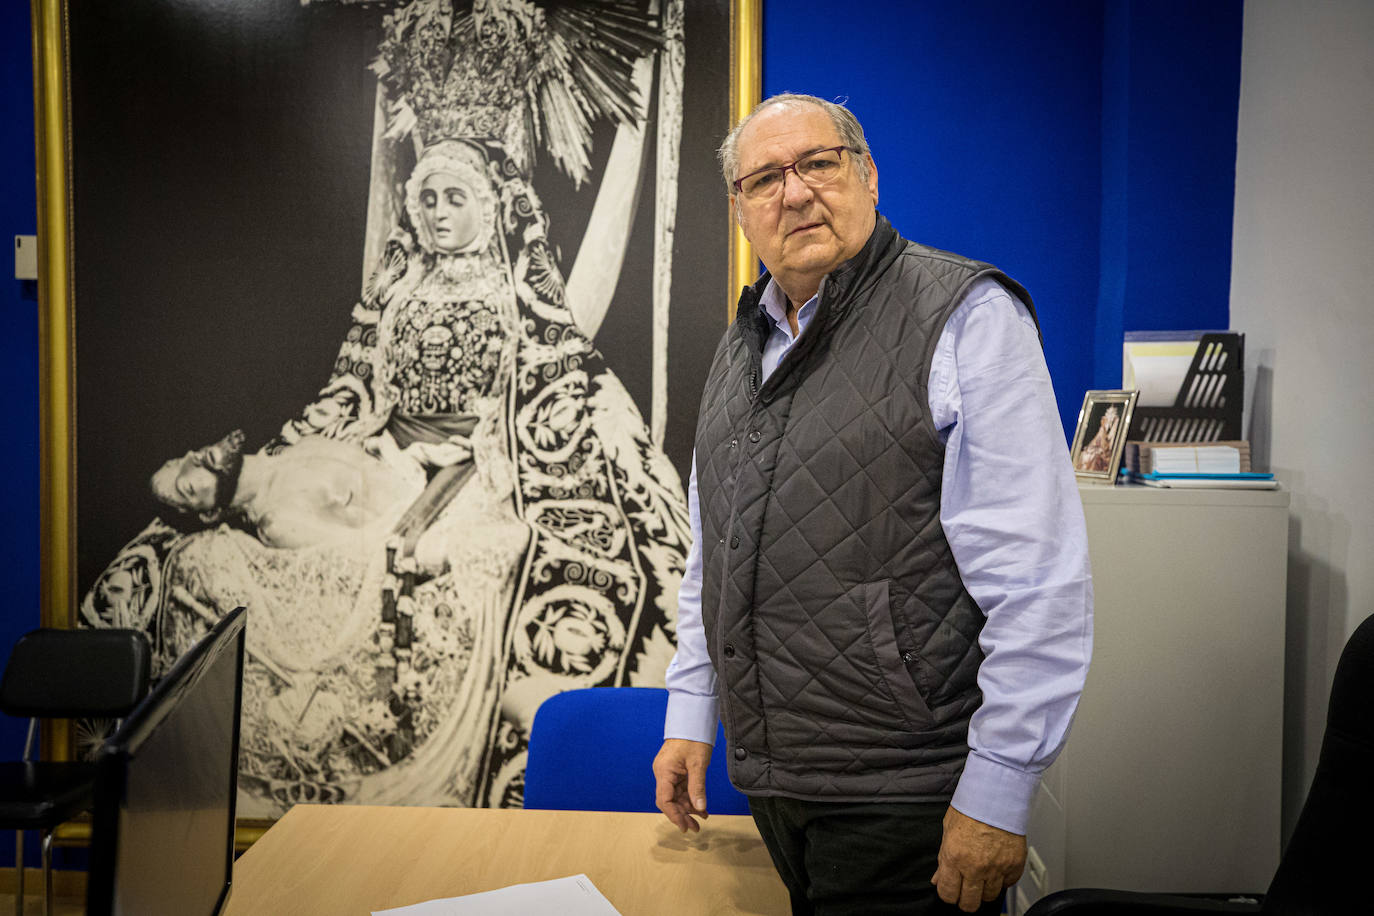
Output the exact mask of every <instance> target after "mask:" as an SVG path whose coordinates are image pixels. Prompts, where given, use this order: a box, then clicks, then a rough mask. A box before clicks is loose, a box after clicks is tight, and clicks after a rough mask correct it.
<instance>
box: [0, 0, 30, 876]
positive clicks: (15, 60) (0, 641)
mask: <svg viewBox="0 0 1374 916" xmlns="http://www.w3.org/2000/svg"><path fill="white" fill-rule="evenodd" d="M31 42H32V38H31V33H30V29H29V5H28V4H27V3H0V125H3V135H4V137H5V142H4V143H3V144H0V240H3V242H4V244H5V246H6V250H7V252H8V251H11V249H10V248H9V246H10V245H12V244H13V241H12V239H13V236H15V235H33V234H35V232H36V231H37V225H38V211H37V207H38V204H37V196H36V189H35V179H36V174H35V160H34V146H33V50H32V48H33V46H32V43H31ZM0 311H2V312H3V315H4V329H5V331H4V334H3V335H0V392H4V404H5V411H4V421H3V428H4V430H5V433H4V438H3V442H4V446H3V448H0V481H3V483H0V582H3V583H4V591H3V594H4V604H3V606H0V659H3V658H5V657H7V655H8V652H9V647H10V646H11V645H13V644H14V641H15V640H16V639H18V638H19V636H20V635H21V634H23V633H25V632H27V631H28V630H30V629H32V628H33V627H36V626H37V625H38V290H37V285H36V284H35V283H34V282H33V281H31V280H30V281H20V280H16V279H14V262H13V254H11V253H7V254H5V255H4V256H3V257H0ZM24 727H25V723H24V722H22V721H19V720H15V719H10V718H9V717H8V716H0V757H3V759H11V760H12V759H14V758H16V757H18V756H19V754H20V753H22V751H23V748H24ZM12 836H13V834H10V833H7V834H6V836H5V839H4V841H3V842H0V856H3V857H4V859H3V861H4V862H5V863H6V864H7V865H8V864H10V863H12V862H13V861H14V860H13V859H12V858H10V856H11V855H12V850H13V848H14V847H13V841H12V840H11V839H10V837H12ZM36 848H37V847H36V846H34V847H33V848H31V849H30V850H29V859H28V861H29V862H30V864H32V863H35V862H37V861H38V858H37V855H36V854H35V850H36Z"/></svg>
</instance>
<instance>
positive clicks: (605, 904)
mask: <svg viewBox="0 0 1374 916" xmlns="http://www.w3.org/2000/svg"><path fill="white" fill-rule="evenodd" d="M530 913H558V914H560V916H620V911H619V910H617V909H616V908H615V907H613V906H611V902H610V901H609V900H607V899H606V898H605V897H604V896H602V894H601V892H600V891H599V890H597V889H596V885H594V884H592V882H591V879H590V878H588V877H587V876H586V875H573V876H572V877H569V878H556V879H554V880H553V881H539V882H536V883H534V884H514V885H511V886H510V887H503V888H501V889H500V890H495V891H486V892H485V893H481V894H468V895H467V896H465V897H446V898H444V899H442V900H427V901H425V902H424V903H416V904H412V905H410V906H402V907H396V908H394V909H390V910H374V911H373V913H372V916H529V914H530Z"/></svg>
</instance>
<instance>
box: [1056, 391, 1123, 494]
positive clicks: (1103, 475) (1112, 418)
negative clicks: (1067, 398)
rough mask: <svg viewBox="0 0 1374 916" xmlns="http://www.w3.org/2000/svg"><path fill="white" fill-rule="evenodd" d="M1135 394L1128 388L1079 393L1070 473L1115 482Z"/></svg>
mask: <svg viewBox="0 0 1374 916" xmlns="http://www.w3.org/2000/svg"><path fill="white" fill-rule="evenodd" d="M1139 395H1140V392H1139V391H1136V390H1134V389H1132V390H1129V391H1120V390H1118V391H1089V392H1088V393H1086V394H1085V395H1084V396H1083V407H1082V408H1081V409H1080V410H1079V411H1078V428H1077V429H1076V430H1075V432H1074V435H1073V448H1072V449H1071V451H1070V453H1069V457H1070V459H1071V460H1072V461H1073V472H1074V475H1075V476H1077V477H1078V478H1079V479H1080V480H1091V481H1096V482H1099V483H1106V484H1114V483H1116V474H1117V470H1118V469H1119V468H1120V467H1121V452H1122V450H1123V449H1124V448H1125V446H1126V431H1127V430H1129V429H1130V428H1131V413H1132V411H1133V410H1134V409H1135V402H1136V398H1137V397H1138V396H1139Z"/></svg>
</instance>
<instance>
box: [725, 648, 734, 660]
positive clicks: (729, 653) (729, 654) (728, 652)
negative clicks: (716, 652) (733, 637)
mask: <svg viewBox="0 0 1374 916" xmlns="http://www.w3.org/2000/svg"><path fill="white" fill-rule="evenodd" d="M725 657H726V658H734V657H735V647H734V646H729V645H727V646H726V647H725Z"/></svg>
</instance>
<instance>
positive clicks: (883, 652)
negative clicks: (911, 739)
mask: <svg viewBox="0 0 1374 916" xmlns="http://www.w3.org/2000/svg"><path fill="white" fill-rule="evenodd" d="M889 585H890V583H889V581H888V580H887V579H883V580H881V581H879V582H870V583H867V584H866V585H863V586H861V588H862V589H863V592H864V602H863V603H864V608H865V610H866V612H867V615H868V636H869V641H870V642H871V643H872V645H873V654H874V657H875V659H876V661H877V663H878V670H879V672H880V673H881V675H882V678H883V683H884V684H886V685H887V689H888V692H889V693H890V694H891V696H892V699H893V700H894V701H896V704H897V707H898V711H899V712H900V713H901V716H902V719H903V720H904V721H905V722H906V724H907V726H908V727H909V728H910V729H911V730H912V731H920V730H922V729H923V728H925V727H928V726H929V725H931V724H932V723H933V722H934V717H933V716H932V715H931V713H930V706H929V705H927V703H926V700H925V697H923V696H922V695H921V691H920V689H919V688H918V687H917V686H916V681H915V680H914V679H913V678H912V676H911V672H910V671H909V670H908V669H907V666H906V662H905V660H904V659H903V658H902V652H901V649H899V648H898V646H897V633H896V630H895V629H894V628H893V625H892V598H891V594H890V591H889Z"/></svg>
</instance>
